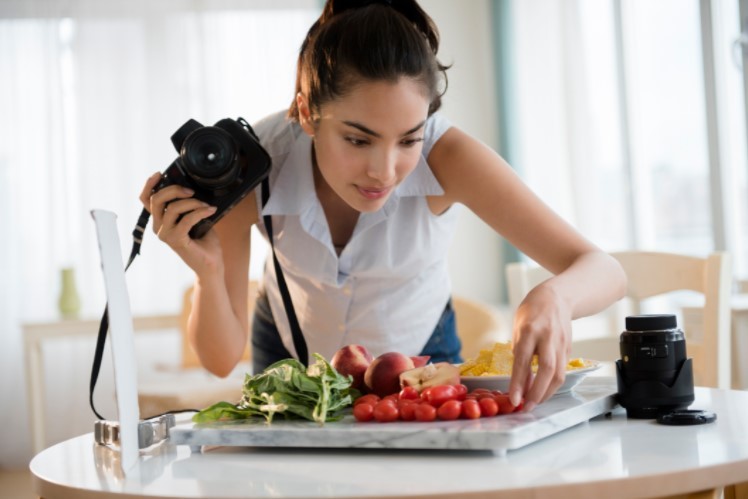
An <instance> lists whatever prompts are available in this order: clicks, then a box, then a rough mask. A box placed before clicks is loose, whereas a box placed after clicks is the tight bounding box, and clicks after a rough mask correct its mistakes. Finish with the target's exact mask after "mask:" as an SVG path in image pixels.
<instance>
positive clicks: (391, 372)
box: [364, 352, 415, 397]
mask: <svg viewBox="0 0 748 499" xmlns="http://www.w3.org/2000/svg"><path fill="white" fill-rule="evenodd" d="M414 367H415V364H414V363H413V359H411V358H410V357H408V356H407V355H404V354H402V353H399V352H387V353H383V354H382V355H380V356H379V357H377V358H375V359H374V360H373V361H372V362H371V364H369V367H368V368H367V369H366V372H365V373H364V383H365V384H366V388H368V389H369V391H370V392H372V393H374V394H376V395H379V396H380V397H384V396H385V395H389V394H391V393H397V392H399V391H400V374H401V373H403V372H405V371H408V370H410V369H413V368H414Z"/></svg>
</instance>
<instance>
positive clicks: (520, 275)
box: [506, 251, 732, 388]
mask: <svg viewBox="0 0 748 499" xmlns="http://www.w3.org/2000/svg"><path fill="white" fill-rule="evenodd" d="M611 255H612V256H613V257H615V258H616V259H617V260H618V261H619V262H620V263H621V266H622V267H623V269H624V271H625V272H626V275H627V277H628V288H627V291H626V297H627V300H626V301H628V303H624V302H618V303H616V304H614V305H613V306H611V307H610V308H609V309H607V310H606V311H604V312H601V313H600V314H597V315H596V316H593V318H594V319H596V320H597V324H598V325H600V331H601V332H603V334H600V335H598V336H597V337H590V336H587V337H584V335H583V339H579V340H578V339H576V336H577V332H578V329H580V328H579V327H578V323H580V322H581V321H583V320H588V319H593V318H585V319H578V320H575V321H574V326H573V328H574V336H575V339H574V340H573V341H572V355H573V356H582V357H589V358H594V359H597V360H603V361H607V360H615V359H616V358H618V357H619V356H620V355H619V354H618V336H619V334H620V332H621V331H622V330H623V329H624V327H623V326H624V322H623V320H624V317H625V315H630V314H638V313H640V311H641V310H642V304H643V302H645V300H648V299H650V298H654V297H658V296H662V295H666V294H669V293H672V292H678V291H695V292H697V293H700V294H701V295H702V296H703V306H698V307H694V306H686V307H682V308H681V310H680V315H681V317H682V318H681V327H682V329H683V331H684V333H685V335H686V342H687V351H688V355H689V357H692V358H693V359H694V376H695V382H696V384H697V385H700V386H710V387H718V388H729V387H730V384H731V378H730V376H731V356H730V293H731V283H732V277H731V276H732V274H731V264H730V257H729V255H728V254H727V253H724V252H714V253H711V254H710V255H708V256H707V257H705V258H699V257H694V256H688V255H680V254H675V253H666V252H648V251H622V252H616V253H611ZM506 275H507V285H508V288H509V300H510V305H511V308H512V310H516V307H517V306H518V305H519V303H520V302H521V301H522V299H524V297H525V296H526V295H527V293H528V292H529V291H530V290H531V289H532V288H533V287H535V286H537V285H538V284H540V283H541V282H543V281H544V280H545V279H548V278H549V277H551V275H552V274H551V273H550V272H548V271H547V270H545V269H543V268H542V267H538V266H530V265H528V264H525V263H511V264H508V265H507V268H506ZM659 312H660V313H662V311H659ZM602 325H604V326H602ZM606 333H607V334H606Z"/></svg>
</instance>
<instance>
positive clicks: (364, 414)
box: [353, 403, 374, 422]
mask: <svg viewBox="0 0 748 499" xmlns="http://www.w3.org/2000/svg"><path fill="white" fill-rule="evenodd" d="M353 417H354V418H356V421H362V422H363V421H371V419H372V418H373V417H374V406H373V405H371V404H364V403H361V404H358V405H354V406H353Z"/></svg>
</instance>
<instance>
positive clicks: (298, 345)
mask: <svg viewBox="0 0 748 499" xmlns="http://www.w3.org/2000/svg"><path fill="white" fill-rule="evenodd" d="M269 198H270V183H269V181H268V178H267V177H265V179H264V180H263V181H262V206H263V207H265V204H266V203H267V202H268V199H269ZM262 218H263V222H264V223H265V230H266V231H267V233H268V240H269V241H270V248H271V249H272V250H273V265H274V266H275V276H276V278H277V279H278V288H280V292H281V297H282V298H283V306H284V307H285V309H286V315H287V316H288V325H289V326H290V327H291V334H292V336H293V346H294V348H295V349H296V355H298V357H299V362H301V363H302V364H304V365H309V352H308V351H307V347H306V340H304V335H303V333H302V332H301V326H299V320H298V319H297V318H296V311H295V310H294V308H293V301H291V294H290V293H289V292H288V286H287V285H286V278H285V277H284V276H283V269H282V268H281V266H280V262H279V261H278V256H277V255H276V254H275V245H274V244H273V219H272V217H271V216H270V215H264V216H263V217H262Z"/></svg>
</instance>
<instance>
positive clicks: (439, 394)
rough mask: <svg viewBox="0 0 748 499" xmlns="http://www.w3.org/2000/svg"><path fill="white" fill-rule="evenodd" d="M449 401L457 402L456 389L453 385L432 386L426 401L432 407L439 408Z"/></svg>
mask: <svg viewBox="0 0 748 499" xmlns="http://www.w3.org/2000/svg"><path fill="white" fill-rule="evenodd" d="M449 400H457V388H455V387H454V386H453V385H439V386H434V387H432V388H431V391H430V392H429V394H428V401H429V403H430V404H431V405H433V406H434V407H440V406H441V405H442V404H444V403H445V402H447V401H449Z"/></svg>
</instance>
